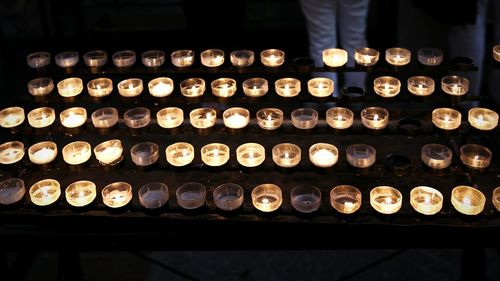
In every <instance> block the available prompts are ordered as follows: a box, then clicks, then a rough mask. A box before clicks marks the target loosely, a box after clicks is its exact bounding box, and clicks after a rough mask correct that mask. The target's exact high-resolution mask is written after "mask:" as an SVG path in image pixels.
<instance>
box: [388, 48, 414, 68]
mask: <svg viewBox="0 0 500 281" xmlns="http://www.w3.org/2000/svg"><path fill="white" fill-rule="evenodd" d="M385 60H386V61H387V62H388V63H390V64H392V65H395V66H402V65H407V64H409V63H410V60H411V52H410V51H409V50H407V49H404V48H389V49H387V50H386V51H385Z"/></svg>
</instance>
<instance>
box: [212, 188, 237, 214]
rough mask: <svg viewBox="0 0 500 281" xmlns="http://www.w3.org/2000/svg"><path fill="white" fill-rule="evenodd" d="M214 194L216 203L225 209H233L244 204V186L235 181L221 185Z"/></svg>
mask: <svg viewBox="0 0 500 281" xmlns="http://www.w3.org/2000/svg"><path fill="white" fill-rule="evenodd" d="M213 196H214V202H215V205H216V206H217V207H218V208H219V209H221V210H223V211H233V210H236V209H238V208H240V207H241V205H243V188H242V187H241V186H240V185H238V184H235V183H225V184H221V185H219V186H218V187H216V188H215V189H214V193H213Z"/></svg>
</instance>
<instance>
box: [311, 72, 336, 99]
mask: <svg viewBox="0 0 500 281" xmlns="http://www.w3.org/2000/svg"><path fill="white" fill-rule="evenodd" d="M333 88H334V85H333V80H331V79H328V78H323V77H318V78H313V79H310V80H309V81H308V82H307V90H308V91H309V93H310V94H311V96H313V97H317V98H324V97H329V96H331V95H332V93H333Z"/></svg>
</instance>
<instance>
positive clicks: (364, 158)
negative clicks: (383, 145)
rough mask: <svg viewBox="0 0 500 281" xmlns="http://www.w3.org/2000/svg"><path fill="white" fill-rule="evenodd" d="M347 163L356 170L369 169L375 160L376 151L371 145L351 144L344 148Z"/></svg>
mask: <svg viewBox="0 0 500 281" xmlns="http://www.w3.org/2000/svg"><path fill="white" fill-rule="evenodd" d="M346 154H347V162H348V163H349V164H350V165H351V166H353V167H356V168H368V167H371V166H372V165H373V164H374V163H375V160H376V159H377V151H376V150H375V148H374V147H373V146H371V145H367V144H353V145H349V146H348V147H347V148H346Z"/></svg>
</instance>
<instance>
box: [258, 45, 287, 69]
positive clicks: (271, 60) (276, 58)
mask: <svg viewBox="0 0 500 281" xmlns="http://www.w3.org/2000/svg"><path fill="white" fill-rule="evenodd" d="M260 62H262V64H263V65H264V66H267V67H277V66H280V65H282V64H283V63H284V62H285V52H283V51H282V50H278V49H267V50H264V51H262V52H260Z"/></svg>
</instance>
